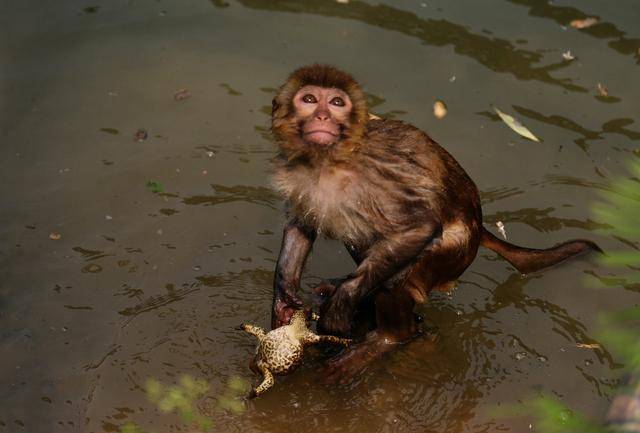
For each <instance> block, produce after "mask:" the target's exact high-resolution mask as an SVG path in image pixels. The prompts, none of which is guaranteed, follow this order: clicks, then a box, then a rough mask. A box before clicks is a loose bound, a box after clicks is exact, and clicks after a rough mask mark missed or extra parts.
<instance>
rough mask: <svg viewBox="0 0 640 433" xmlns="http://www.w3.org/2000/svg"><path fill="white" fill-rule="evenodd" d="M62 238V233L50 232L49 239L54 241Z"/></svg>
mask: <svg viewBox="0 0 640 433" xmlns="http://www.w3.org/2000/svg"><path fill="white" fill-rule="evenodd" d="M61 238H62V235H61V234H60V233H55V232H51V233H49V239H51V240H53V241H57V240H60V239H61Z"/></svg>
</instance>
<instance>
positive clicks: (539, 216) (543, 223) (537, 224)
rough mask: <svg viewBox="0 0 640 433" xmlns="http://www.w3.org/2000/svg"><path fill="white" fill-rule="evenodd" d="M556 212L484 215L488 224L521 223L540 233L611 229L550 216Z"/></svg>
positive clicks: (550, 208)
mask: <svg viewBox="0 0 640 433" xmlns="http://www.w3.org/2000/svg"><path fill="white" fill-rule="evenodd" d="M553 211H555V209H554V208H552V207H549V208H546V209H536V208H525V209H518V210H516V211H500V212H496V213H493V214H489V215H484V216H483V220H484V222H485V223H487V224H495V223H497V222H498V221H502V222H503V223H505V224H506V223H514V222H519V223H523V224H526V225H528V226H529V227H531V228H534V229H536V230H538V231H540V232H553V231H557V230H560V229H562V228H565V227H572V228H580V229H583V230H589V231H594V230H601V229H611V228H612V227H611V226H610V225H608V224H605V223H599V222H596V221H593V220H591V219H586V220H578V219H574V218H559V217H553V216H550V215H549V214H550V213H552V212H553Z"/></svg>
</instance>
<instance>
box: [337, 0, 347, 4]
mask: <svg viewBox="0 0 640 433" xmlns="http://www.w3.org/2000/svg"><path fill="white" fill-rule="evenodd" d="M336 2H338V3H341V4H343V5H346V4H347V3H349V0H336Z"/></svg>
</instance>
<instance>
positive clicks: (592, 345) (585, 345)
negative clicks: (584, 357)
mask: <svg viewBox="0 0 640 433" xmlns="http://www.w3.org/2000/svg"><path fill="white" fill-rule="evenodd" d="M576 347H577V348H579V349H600V345H599V344H598V343H576Z"/></svg>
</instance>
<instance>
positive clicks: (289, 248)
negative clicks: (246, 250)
mask: <svg viewBox="0 0 640 433" xmlns="http://www.w3.org/2000/svg"><path fill="white" fill-rule="evenodd" d="M272 132H273V135H274V138H275V140H276V143H277V145H278V155H277V157H276V166H275V174H274V183H275V185H276V187H277V189H278V190H279V191H280V193H282V194H283V196H284V197H285V198H286V199H287V202H288V206H289V213H290V217H291V219H290V221H289V222H288V223H287V225H286V227H285V229H284V237H283V240H282V247H281V251H280V256H279V258H278V263H277V266H276V271H275V281H274V299H273V310H272V327H278V326H281V325H284V324H287V323H288V322H289V319H290V317H291V315H292V314H293V311H294V310H295V309H297V308H300V307H301V305H302V303H301V301H300V299H299V298H298V296H297V291H298V289H299V285H300V276H301V273H302V269H303V266H304V263H305V260H306V258H307V255H308V254H309V252H310V250H311V247H312V244H313V242H314V240H315V238H316V236H317V234H318V233H322V234H324V235H326V236H328V237H330V238H333V239H337V240H339V241H341V242H343V243H344V245H345V246H346V248H347V250H348V251H349V253H350V254H351V256H352V257H353V259H354V261H355V262H356V265H357V266H356V269H355V270H354V271H353V272H352V273H351V274H350V275H348V276H347V277H346V279H344V280H343V281H342V282H341V283H340V284H339V285H337V287H329V288H328V289H327V291H328V292H329V295H330V296H329V297H328V298H327V300H326V301H325V302H324V304H323V305H322V307H321V311H320V322H319V326H320V328H321V329H322V330H323V332H325V333H329V334H335V335H349V333H350V330H351V326H352V322H353V317H354V314H355V312H356V310H357V309H358V308H359V306H361V305H362V303H363V301H364V300H365V299H368V300H373V305H374V310H375V330H374V331H372V332H371V333H370V334H369V335H368V336H367V338H366V340H365V341H366V342H368V343H367V344H369V345H370V346H373V347H374V349H373V352H375V351H384V350H385V349H384V348H383V346H384V345H383V344H381V343H380V342H381V341H385V342H389V341H391V342H399V341H404V340H406V339H408V338H410V337H411V336H412V335H414V333H415V332H416V329H417V326H416V323H415V318H414V315H413V308H414V306H415V304H416V303H421V302H424V301H425V300H426V298H427V296H428V295H429V292H431V291H432V290H449V289H450V288H451V287H452V286H453V284H454V282H455V280H456V279H457V278H458V277H459V276H460V275H461V274H462V273H463V272H464V270H465V269H466V268H467V267H468V266H469V265H470V264H471V262H472V261H473V260H474V258H475V256H476V253H477V251H478V248H479V247H480V246H483V247H486V248H490V249H491V250H493V251H495V252H496V253H498V254H499V255H501V256H502V257H504V258H505V259H506V260H507V261H508V262H509V263H511V264H512V265H513V266H514V267H515V268H516V269H517V270H518V271H519V272H521V273H529V272H533V271H537V270H540V269H543V268H546V267H548V266H552V265H554V264H556V263H558V262H561V261H563V260H565V259H567V258H569V257H572V256H575V255H577V254H580V253H582V252H585V251H589V250H596V251H600V249H599V248H598V246H597V245H596V244H594V243H593V242H591V241H588V240H573V241H569V242H565V243H562V244H560V245H557V246H555V247H552V248H548V249H543V250H538V249H530V248H523V247H519V246H516V245H513V244H510V243H508V242H505V241H503V240H501V239H498V238H497V237H495V236H494V235H492V234H491V233H489V232H488V231H487V230H486V229H485V228H484V227H483V226H482V210H481V207H480V198H479V193H478V188H477V187H476V185H475V184H474V183H473V181H472V180H471V179H470V178H469V176H468V175H467V173H465V171H464V170H463V169H462V167H460V165H459V164H458V163H457V162H456V160H455V159H454V158H453V157H452V156H451V155H450V154H449V153H448V152H447V151H446V150H444V149H443V148H442V147H440V145H438V144H437V143H436V142H435V141H433V140H432V139H431V138H430V137H429V136H428V135H427V134H426V133H425V132H423V131H421V130H419V129H417V128H415V127H414V126H412V125H409V124H406V123H403V122H400V121H396V120H369V113H368V110H367V105H366V102H365V98H364V94H363V92H362V90H361V88H360V86H359V85H358V83H357V82H356V81H355V80H354V79H353V78H352V77H351V75H349V74H347V73H345V72H343V71H341V70H339V69H336V68H334V67H332V66H327V65H317V64H316V65H311V66H305V67H302V68H300V69H297V70H296V71H294V72H293V73H292V74H291V75H290V76H289V78H288V79H287V80H286V82H285V83H284V84H283V85H282V87H281V88H280V89H279V91H278V93H277V95H276V97H275V98H274V100H273V110H272ZM363 344H364V343H363ZM377 349H379V350H377ZM354 350H357V349H354ZM366 351H367V353H369V354H370V353H372V348H371V347H368V348H367V350H366Z"/></svg>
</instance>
